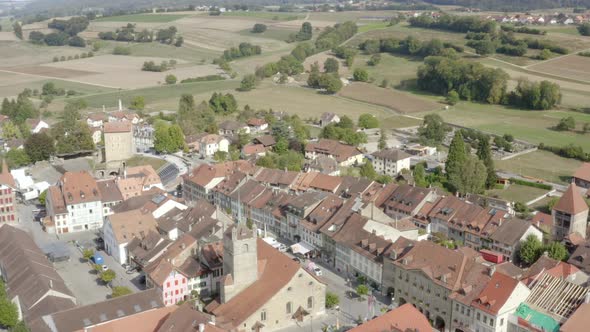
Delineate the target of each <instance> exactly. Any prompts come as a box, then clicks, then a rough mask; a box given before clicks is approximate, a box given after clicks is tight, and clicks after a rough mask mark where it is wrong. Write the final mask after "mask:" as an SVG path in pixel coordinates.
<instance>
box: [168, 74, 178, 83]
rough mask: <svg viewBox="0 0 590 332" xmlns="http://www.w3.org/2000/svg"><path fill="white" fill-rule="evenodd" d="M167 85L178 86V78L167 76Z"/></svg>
mask: <svg viewBox="0 0 590 332" xmlns="http://www.w3.org/2000/svg"><path fill="white" fill-rule="evenodd" d="M166 84H176V76H174V75H172V74H169V75H166Z"/></svg>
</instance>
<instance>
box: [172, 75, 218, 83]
mask: <svg viewBox="0 0 590 332" xmlns="http://www.w3.org/2000/svg"><path fill="white" fill-rule="evenodd" d="M224 79H225V77H223V76H221V75H207V76H201V77H191V78H185V79H183V80H182V81H180V83H193V82H207V81H222V80H224Z"/></svg>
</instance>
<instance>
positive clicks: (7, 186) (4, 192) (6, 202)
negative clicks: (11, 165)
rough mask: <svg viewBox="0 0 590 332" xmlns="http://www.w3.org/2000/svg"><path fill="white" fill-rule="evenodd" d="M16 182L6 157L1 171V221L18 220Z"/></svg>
mask: <svg viewBox="0 0 590 332" xmlns="http://www.w3.org/2000/svg"><path fill="white" fill-rule="evenodd" d="M16 189H17V187H16V183H15V181H14V177H13V176H12V174H11V173H10V169H8V164H7V163H6V159H2V171H1V172H0V222H1V223H5V222H12V223H13V222H18V215H17V211H16Z"/></svg>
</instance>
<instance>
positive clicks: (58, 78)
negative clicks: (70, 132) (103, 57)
mask: <svg viewBox="0 0 590 332" xmlns="http://www.w3.org/2000/svg"><path fill="white" fill-rule="evenodd" d="M0 72H3V73H9V74H19V75H27V76H34V77H41V78H47V79H52V80H60V81H66V82H72V83H80V84H86V85H94V86H99V87H101V88H109V89H116V90H121V89H123V88H121V87H118V86H110V85H104V84H97V83H89V82H82V81H78V80H73V79H69V78H61V77H54V76H47V75H39V74H30V73H22V72H19V71H13V70H6V69H0ZM123 90H125V89H123Z"/></svg>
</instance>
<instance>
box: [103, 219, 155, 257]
mask: <svg viewBox="0 0 590 332" xmlns="http://www.w3.org/2000/svg"><path fill="white" fill-rule="evenodd" d="M156 226H157V223H156V219H155V218H154V217H153V216H152V215H151V214H150V213H144V212H142V211H141V209H138V210H130V211H126V212H121V213H115V214H112V215H110V216H107V217H106V218H105V222H104V226H103V228H102V231H103V239H104V245H105V252H106V253H107V254H109V255H111V256H113V258H114V259H115V260H116V261H117V262H118V263H119V264H128V257H129V255H128V253H127V245H128V244H129V242H131V240H133V239H134V238H139V239H141V238H143V237H145V236H147V234H148V233H149V232H157V231H158V230H157V228H156Z"/></svg>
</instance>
